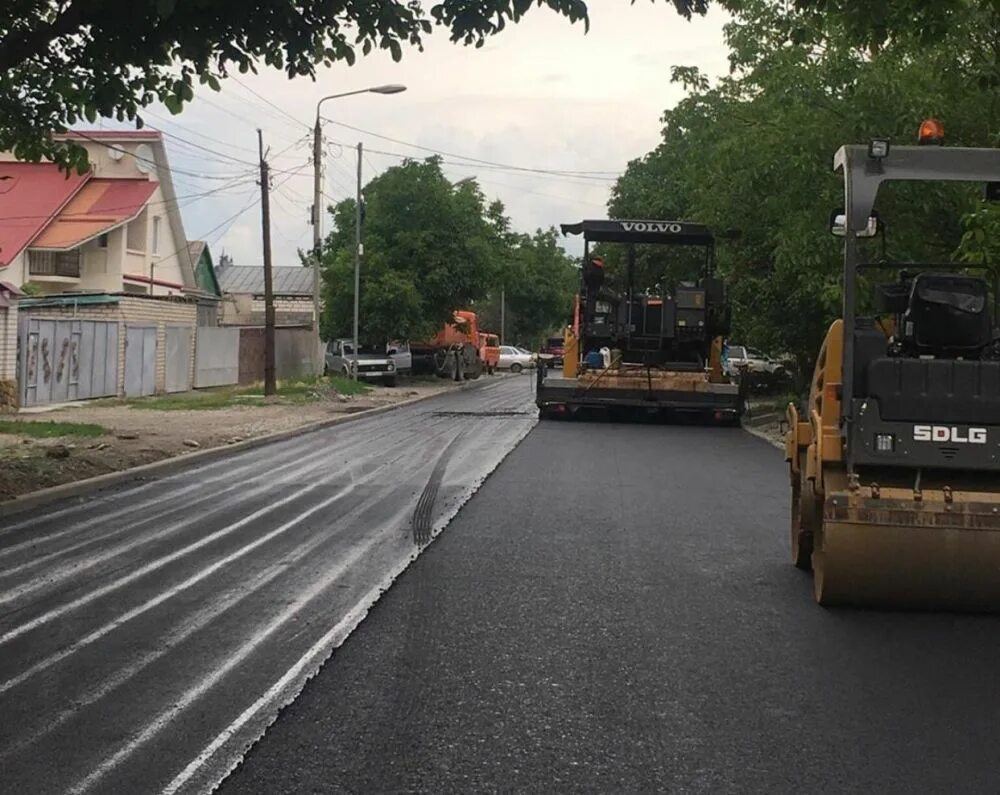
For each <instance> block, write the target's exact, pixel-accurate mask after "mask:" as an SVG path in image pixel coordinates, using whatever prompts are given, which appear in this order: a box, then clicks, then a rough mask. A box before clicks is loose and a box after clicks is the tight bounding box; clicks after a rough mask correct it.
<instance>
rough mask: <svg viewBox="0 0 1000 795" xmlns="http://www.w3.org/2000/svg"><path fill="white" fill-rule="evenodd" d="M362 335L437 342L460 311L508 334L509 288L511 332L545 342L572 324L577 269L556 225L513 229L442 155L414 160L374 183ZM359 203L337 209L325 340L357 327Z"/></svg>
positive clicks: (369, 190) (374, 340) (329, 249)
mask: <svg viewBox="0 0 1000 795" xmlns="http://www.w3.org/2000/svg"><path fill="white" fill-rule="evenodd" d="M364 201H365V220H364V258H363V262H362V265H361V294H360V295H361V300H360V308H359V335H360V337H361V339H362V341H363V342H365V343H367V344H369V345H375V346H381V345H384V344H385V342H386V341H387V340H392V339H410V340H419V339H428V338H429V337H431V336H433V335H434V334H435V333H436V332H437V330H438V329H440V328H441V327H442V326H443V325H444V324H445V323H447V322H450V321H451V319H452V313H453V312H454V311H455V310H456V309H472V310H474V311H475V312H477V314H478V315H479V321H480V328H482V329H484V330H490V331H495V332H499V330H500V297H501V292H502V290H504V289H506V301H507V303H506V309H507V314H506V321H507V323H506V327H507V332H508V335H507V336H508V338H510V339H518V340H534V339H538V338H539V337H541V336H542V335H544V334H545V333H546V332H548V331H549V330H551V329H553V328H558V327H559V326H560V325H561V324H562V323H564V322H566V318H567V316H568V314H569V312H570V307H571V306H572V297H573V291H574V289H575V287H576V283H577V278H578V277H577V271H576V269H575V268H574V267H573V261H572V259H571V258H570V257H569V256H568V255H567V254H566V253H565V252H564V251H563V250H562V248H561V247H560V246H559V245H558V242H557V241H558V235H557V233H556V231H555V230H554V229H549V230H538V231H537V232H535V234H534V235H524V234H518V233H515V232H512V231H511V229H510V221H509V219H508V218H507V217H506V215H505V214H504V212H505V211H504V207H503V204H502V203H501V202H499V201H494V202H492V203H490V204H487V203H486V201H485V198H484V196H483V194H482V192H481V191H480V189H479V186H478V184H477V183H476V182H475V181H473V180H468V181H465V180H463V181H462V182H461V183H458V184H456V185H452V184H451V183H450V182H449V181H448V180H447V179H445V177H444V175H443V174H442V173H441V163H440V159H439V158H436V157H432V158H428V159H427V160H425V161H407V162H405V163H403V164H402V165H400V166H396V167H394V168H390V169H388V170H387V171H386V172H385V173H384V174H382V175H381V176H379V177H377V178H375V179H374V180H372V181H371V182H370V183H369V184H368V185H367V186H366V188H365V192H364ZM355 208H356V204H355V202H354V200H352V199H348V200H345V201H342V202H340V203H339V204H337V205H336V206H335V207H333V208H332V209H331V213H332V215H333V224H334V231H333V232H331V233H330V235H329V237H328V238H327V241H326V244H325V246H324V258H323V267H324V270H323V279H324V295H325V310H324V314H323V319H322V332H323V337H324V338H325V339H332V338H335V337H349V336H351V334H353V323H354V237H355Z"/></svg>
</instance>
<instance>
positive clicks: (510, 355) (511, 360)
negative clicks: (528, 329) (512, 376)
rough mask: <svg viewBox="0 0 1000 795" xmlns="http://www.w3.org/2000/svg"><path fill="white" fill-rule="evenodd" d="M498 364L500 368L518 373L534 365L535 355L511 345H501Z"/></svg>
mask: <svg viewBox="0 0 1000 795" xmlns="http://www.w3.org/2000/svg"><path fill="white" fill-rule="evenodd" d="M498 366H499V368H500V369H501V370H510V371H511V372H512V373H519V372H521V371H522V370H526V369H528V368H530V367H534V366H535V356H534V354H532V353H530V352H529V351H526V350H523V349H521V348H516V347H514V346H513V345H501V346H500V363H499V365H498Z"/></svg>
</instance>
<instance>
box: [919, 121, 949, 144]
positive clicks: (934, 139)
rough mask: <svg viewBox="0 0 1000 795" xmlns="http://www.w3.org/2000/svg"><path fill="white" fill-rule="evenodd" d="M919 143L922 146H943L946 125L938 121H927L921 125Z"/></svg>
mask: <svg viewBox="0 0 1000 795" xmlns="http://www.w3.org/2000/svg"><path fill="white" fill-rule="evenodd" d="M917 141H918V143H919V144H920V145H921V146H941V144H943V143H944V125H943V124H942V123H941V122H939V121H938V120H937V119H925V120H924V121H923V122H921V124H920V132H919V133H918V135H917Z"/></svg>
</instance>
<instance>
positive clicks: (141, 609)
mask: <svg viewBox="0 0 1000 795" xmlns="http://www.w3.org/2000/svg"><path fill="white" fill-rule="evenodd" d="M316 485H318V484H316ZM314 488H316V486H315V485H314V486H310V487H309V488H308V489H305V490H304V491H311V490H312V489H314ZM354 488H355V487H354V486H353V485H351V486H348V487H347V488H346V489H343V490H341V491H340V492H338V493H337V494H336V495H334V496H333V497H330V498H328V499H326V500H323V502H321V503H318V504H317V505H314V506H313V507H312V508H310V509H309V510H307V511H305V512H304V513H301V514H299V515H298V516H296V517H295V518H294V519H292V520H290V521H288V522H285V523H284V524H283V525H281V526H280V527H278V528H276V529H274V530H272V531H271V532H270V533H268V534H267V535H264V536H261V537H260V538H258V539H257V540H256V541H253V542H252V543H250V544H247V545H246V546H243V547H240V548H239V549H237V550H236V551H235V552H233V553H231V554H229V555H226V557H224V558H222V559H221V560H217V561H216V562H215V563H213V564H211V565H210V566H206V567H205V568H204V569H202V570H201V571H199V572H198V573H197V574H194V575H192V576H191V577H188V578H187V579H186V580H184V581H183V582H181V583H179V584H177V585H175V586H173V587H172V588H170V589H168V590H166V591H162V592H161V593H159V594H157V595H156V596H154V597H153V598H152V599H150V600H149V601H147V602H143V604H141V605H139V606H138V607H134V608H132V609H131V610H129V611H128V612H127V613H125V614H124V615H122V616H119V617H118V618H116V619H115V620H114V621H109V622H108V623H107V624H105V625H104V626H102V627H100V628H99V629H96V630H94V631H93V632H91V633H90V634H89V635H85V636H84V637H82V638H80V639H79V640H78V641H75V642H74V643H72V644H70V645H69V646H67V647H66V648H65V649H62V650H61V651H59V652H57V653H56V654H53V655H52V656H51V657H47V658H46V659H44V660H40V661H39V662H37V663H35V664H34V665H33V666H31V667H30V668H28V669H27V670H25V671H23V672H21V673H20V674H18V675H17V676H15V677H14V678H13V679H8V680H7V681H6V682H4V683H3V684H2V685H0V694H3V693H6V692H7V691H8V690H10V689H11V688H12V687H16V686H17V685H19V684H21V682H23V681H25V680H26V679H28V678H30V677H32V676H34V675H35V674H36V673H38V672H39V671H41V670H44V669H45V668H48V667H50V666H51V665H52V664H53V663H56V662H58V661H59V660H62V659H64V658H66V657H68V656H69V655H70V654H73V653H74V652H76V651H78V650H79V649H81V648H82V647H83V646H87V645H89V644H91V643H93V642H94V641H95V640H98V639H100V638H102V637H104V636H105V635H107V634H108V633H109V632H111V631H113V630H115V629H117V628H118V627H120V626H121V625H122V624H124V623H125V622H127V621H131V620H132V619H133V618H135V617H136V616H139V615H142V614H143V613H145V612H147V611H149V610H152V609H153V608H154V607H156V606H157V605H159V604H162V603H163V602H165V601H167V600H168V599H170V598H171V597H173V596H176V595H177V594H179V593H180V592H181V591H186V590H187V589H188V588H190V587H191V586H192V585H195V584H197V583H199V582H201V581H202V580H204V579H205V578H206V577H209V576H211V575H212V574H214V573H215V572H217V571H218V570H219V569H221V568H222V567H223V566H227V565H229V564H230V563H232V562H233V561H234V560H238V559H239V558H242V557H243V556H244V555H247V554H249V553H250V552H252V551H253V550H255V549H257V547H259V546H262V545H263V544H266V543H267V542H268V541H270V540H271V539H273V538H276V537H277V536H279V535H281V534H282V533H285V532H287V531H288V530H290V529H291V528H292V527H295V526H296V525H297V524H299V523H300V522H301V521H302V520H303V519H308V518H309V517H310V516H312V515H313V514H314V513H316V512H317V511H320V510H322V509H323V508H326V507H328V506H330V505H332V504H333V503H335V502H336V501H337V500H339V499H341V498H342V497H344V496H346V495H347V494H349V493H350V492H351V491H353V490H354ZM289 499H291V498H289ZM274 507H279V506H278V505H275V506H274ZM257 513H261V514H262V513H264V511H258V512H257ZM252 518H253V516H251V517H247V518H246V519H243V520H241V521H242V523H243V524H246V522H248V521H250V520H251V519H252ZM237 524H240V523H237ZM231 527H232V529H235V526H231ZM137 573H138V572H137ZM130 576H134V575H130ZM95 593H96V592H95ZM81 598H87V597H81ZM94 598H96V597H94ZM77 601H79V600H77ZM71 604H72V603H71ZM57 609H59V610H61V609H62V608H57ZM49 612H50V613H54V612H56V611H55V610H53V611H49ZM47 615H48V613H47V614H46V616H47ZM42 617H43V618H44V616H42ZM25 626H29V625H28V624H25ZM31 628H32V629H33V627H31ZM20 629H21V628H20V627H19V628H18V630H20ZM27 631H28V630H27V629H25V630H23V632H20V634H23V633H24V632H27ZM8 634H10V633H8ZM2 640H3V638H0V641H2Z"/></svg>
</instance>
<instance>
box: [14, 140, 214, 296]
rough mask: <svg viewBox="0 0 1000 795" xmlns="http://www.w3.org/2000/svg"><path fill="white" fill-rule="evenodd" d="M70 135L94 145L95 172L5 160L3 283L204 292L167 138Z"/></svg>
mask: <svg viewBox="0 0 1000 795" xmlns="http://www.w3.org/2000/svg"><path fill="white" fill-rule="evenodd" d="M66 137H67V138H71V139H73V140H75V141H76V142H77V143H79V144H81V145H82V146H84V147H85V148H86V149H87V152H88V155H89V157H90V163H91V169H90V171H89V172H88V173H86V174H75V173H73V174H66V173H65V172H62V171H60V170H59V168H58V167H57V166H56V165H55V164H53V163H22V162H18V161H17V160H16V159H15V158H14V157H13V155H12V154H6V155H4V154H0V279H2V280H3V281H5V282H8V283H11V284H13V285H15V286H18V287H20V286H23V285H25V284H29V283H30V284H32V285H34V287H35V289H34V290H33V292H36V293H41V294H43V295H52V294H56V293H66V292H95V291H96V292H129V293H138V294H145V295H173V294H179V293H181V292H183V291H185V290H196V289H197V283H196V280H195V274H194V267H193V264H192V262H191V259H190V255H189V251H188V241H187V238H186V237H185V235H184V226H183V223H182V222H181V216H180V213H179V212H178V209H177V196H176V193H175V191H174V185H173V181H172V179H171V176H170V165H169V163H168V161H167V152H166V148H165V147H164V145H163V138H162V136H161V134H160V133H159V132H158V131H156V130H149V131H147V130H130V131H114V132H109V131H106V130H102V131H95V132H71V133H69V134H68V135H67V136H66Z"/></svg>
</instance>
